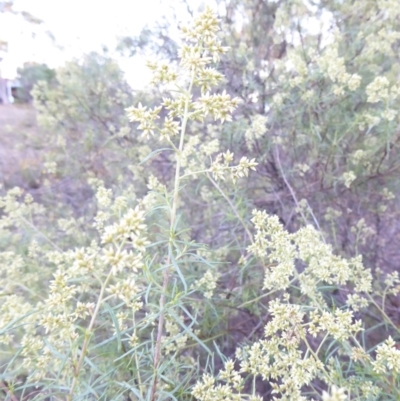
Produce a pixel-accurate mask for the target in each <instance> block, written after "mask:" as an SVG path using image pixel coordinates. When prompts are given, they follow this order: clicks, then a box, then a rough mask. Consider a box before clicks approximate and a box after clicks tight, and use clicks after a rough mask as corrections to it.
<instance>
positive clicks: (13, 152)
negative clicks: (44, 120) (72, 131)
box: [0, 105, 41, 188]
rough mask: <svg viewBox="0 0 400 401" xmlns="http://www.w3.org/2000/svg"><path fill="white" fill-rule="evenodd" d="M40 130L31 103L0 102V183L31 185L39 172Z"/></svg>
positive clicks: (7, 186) (8, 185) (31, 186)
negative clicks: (9, 103) (1, 103)
mask: <svg viewBox="0 0 400 401" xmlns="http://www.w3.org/2000/svg"><path fill="white" fill-rule="evenodd" d="M39 135H40V130H39V129H38V126H37V121H36V112H35V109H34V107H33V106H31V105H0V183H2V184H3V186H4V187H5V188H11V187H13V186H15V185H18V186H21V187H23V188H34V187H35V186H36V185H37V182H36V181H37V179H38V175H40V165H41V162H40V153H41V152H40V146H37V144H40V136H39Z"/></svg>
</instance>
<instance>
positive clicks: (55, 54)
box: [0, 0, 201, 87]
mask: <svg viewBox="0 0 400 401" xmlns="http://www.w3.org/2000/svg"><path fill="white" fill-rule="evenodd" d="M189 3H190V7H191V8H192V9H194V10H196V7H198V6H199V4H200V3H201V2H200V1H197V0H189ZM13 10H15V11H24V12H28V13H30V14H31V15H32V16H34V17H35V18H37V19H39V20H41V21H43V23H41V24H30V23H28V22H27V21H26V20H25V19H24V18H23V16H22V15H16V14H11V13H0V38H1V39H2V40H3V41H6V42H7V43H8V50H7V52H5V53H4V54H3V55H2V57H3V61H2V62H1V64H0V67H1V73H2V76H3V77H5V78H10V79H12V78H15V77H16V75H17V68H18V67H21V66H22V65H23V63H24V62H38V63H46V64H47V65H48V66H49V67H51V68H55V67H58V66H60V65H62V64H63V63H64V62H65V61H67V60H69V59H71V58H74V57H80V56H82V55H83V54H85V53H88V52H91V51H98V52H102V51H103V49H104V47H107V49H108V50H109V52H110V53H111V54H113V57H115V59H117V60H118V62H119V64H120V66H121V68H122V69H123V70H124V71H125V73H126V77H127V80H128V82H129V83H130V85H131V86H132V87H140V86H142V85H143V83H144V82H146V78H147V74H146V69H145V67H144V62H145V60H144V59H143V58H142V57H140V56H135V57H133V58H132V57H123V56H122V55H121V54H118V53H117V52H115V47H116V45H117V43H118V38H121V37H123V36H135V35H138V34H139V33H140V31H141V30H142V29H143V28H144V27H145V26H146V25H149V26H151V25H153V24H155V23H156V22H157V20H159V19H160V18H162V17H163V16H167V17H168V15H171V16H172V15H173V14H178V15H179V14H180V15H182V16H183V17H184V15H185V13H186V14H187V8H186V5H185V4H183V3H182V2H181V1H179V0H172V1H171V0H170V1H160V0H145V1H143V0H113V1H98V0H56V1H55V0H15V2H14V6H13ZM114 53H115V54H114Z"/></svg>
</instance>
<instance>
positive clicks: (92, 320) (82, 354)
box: [67, 269, 112, 401]
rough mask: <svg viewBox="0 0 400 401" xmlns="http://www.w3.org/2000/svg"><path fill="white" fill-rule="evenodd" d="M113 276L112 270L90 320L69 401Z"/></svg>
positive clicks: (75, 370)
mask: <svg viewBox="0 0 400 401" xmlns="http://www.w3.org/2000/svg"><path fill="white" fill-rule="evenodd" d="M111 275H112V269H111V270H110V272H109V273H108V276H107V278H106V280H105V281H104V283H103V285H102V286H101V290H100V294H99V298H98V299H97V304H96V307H95V309H94V312H93V315H92V319H91V320H90V323H89V327H88V328H87V330H86V333H85V340H84V342H83V345H82V351H81V355H80V357H79V360H78V363H77V365H76V367H75V369H74V378H73V379H72V384H71V388H70V390H69V394H68V396H67V401H72V396H73V395H74V391H75V387H76V385H77V383H78V378H79V373H80V371H81V368H82V364H83V361H84V359H85V356H86V352H87V348H88V346H89V342H90V338H91V337H92V336H91V332H92V330H93V326H94V323H95V321H96V318H97V315H98V313H99V311H100V306H101V304H102V302H103V297H104V293H105V291H106V288H107V284H108V282H109V280H110V278H111Z"/></svg>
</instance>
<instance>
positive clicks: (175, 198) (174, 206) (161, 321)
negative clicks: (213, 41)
mask: <svg viewBox="0 0 400 401" xmlns="http://www.w3.org/2000/svg"><path fill="white" fill-rule="evenodd" d="M193 82H194V72H193V73H192V77H191V80H190V84H189V89H188V91H187V92H186V101H185V110H184V114H183V121H182V126H181V135H180V140H179V148H178V153H177V160H176V168H175V181H174V189H173V191H174V192H173V200H172V208H171V220H170V242H171V241H172V240H173V238H174V227H175V220H176V212H177V208H178V201H179V180H180V172H181V160H180V155H181V153H182V151H183V144H184V139H185V133H186V126H187V122H188V119H189V102H190V94H191V93H192V88H193ZM168 248H169V252H168V260H167V264H166V268H165V270H164V276H163V286H162V290H161V296H160V316H159V320H158V327H157V339H156V346H155V349H154V361H153V368H154V380H153V385H152V388H151V395H150V400H151V401H154V400H155V397H156V392H157V383H158V372H157V370H158V367H159V365H160V359H161V340H162V333H163V328H164V308H165V298H166V292H167V288H168V283H169V268H170V265H171V260H172V255H171V252H172V250H171V247H168Z"/></svg>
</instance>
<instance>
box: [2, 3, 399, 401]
mask: <svg viewBox="0 0 400 401" xmlns="http://www.w3.org/2000/svg"><path fill="white" fill-rule="evenodd" d="M294 3H295V2H294ZM288 4H289V2H288ZM290 4H291V3H290ZM296 4H297V3H296ZM278 16H279V18H281V19H282V18H283V15H282V14H278ZM277 19H278V17H277ZM281 23H282V24H283V22H282V21H281ZM276 24H278V23H276ZM182 36H183V43H182V44H181V47H180V50H179V57H180V60H181V61H180V64H179V65H174V64H173V63H172V64H170V63H166V62H158V61H151V62H149V64H148V66H149V68H150V70H151V71H152V72H153V80H152V83H153V84H154V85H158V86H159V88H160V92H161V94H162V101H161V104H159V105H143V104H142V102H143V103H144V100H146V99H145V98H144V99H137V101H136V103H137V104H136V105H135V106H131V107H127V108H126V117H125V116H122V115H121V116H120V120H119V125H118V127H116V126H114V128H113V129H111V128H110V125H109V123H110V121H108V120H107V118H108V119H109V120H111V114H113V113H114V112H115V109H114V107H113V106H114V105H110V104H107V105H105V106H104V105H103V106H101V104H100V105H99V104H97V101H98V97H99V93H97V92H96V90H99V91H100V92H101V93H103V92H102V90H100V89H101V88H100V89H99V87H98V86H99V85H100V86H101V85H103V84H104V85H105V86H106V89H107V91H106V93H108V94H109V95H110V96H114V95H115V96H120V97H123V98H124V101H125V100H126V98H125V97H124V96H123V93H122V92H121V93H120V92H118V93H119V95H118V93H117V94H115V93H114V89H115V88H114V87H109V86H107V82H100V83H96V85H97V86H95V88H92V89H93V91H94V92H93V96H92V97H89V99H87V94H86V93H83V91H82V92H80V93H79V89H81V88H76V85H75V84H74V79H76V77H77V74H73V71H72V72H71V71H69V70H68V69H66V70H64V71H61V72H59V73H58V80H59V83H60V84H61V85H60V86H58V87H57V88H58V89H57V88H56V89H51V90H50V89H49V88H45V87H42V88H40V87H37V89H36V91H37V92H36V94H35V97H36V101H37V104H38V107H39V109H40V111H41V113H42V114H41V116H42V117H41V118H42V122H43V124H45V125H47V128H53V129H54V128H57V129H61V127H64V128H63V129H65V131H63V130H61V131H60V132H59V136H60V141H61V143H62V146H64V148H65V149H68V148H69V149H74V148H75V150H76V152H78V150H79V149H78V148H79V146H80V143H81V142H79V140H80V138H79V135H78V133H80V132H81V131H82V129H83V128H84V123H85V121H87V120H85V118H83V117H82V115H84V112H87V113H88V115H90V118H93V127H92V128H93V130H94V132H96V133H97V134H98V135H99V137H100V140H101V141H104V142H103V146H98V144H95V142H92V145H93V144H95V146H96V152H97V153H98V152H100V150H101V151H103V150H102V149H103V147H104V148H105V147H106V146H105V142H108V139H107V138H105V137H104V138H103V137H101V135H108V134H110V136H111V137H112V138H114V137H115V138H123V137H124V135H125V133H126V134H127V130H125V129H124V128H126V125H125V124H126V123H127V121H125V119H129V121H130V122H131V123H134V124H136V129H137V130H138V131H140V132H141V137H140V139H135V140H134V142H133V143H134V144H135V146H136V145H137V146H140V147H141V150H140V151H138V152H137V153H135V155H134V160H133V161H132V165H131V166H130V168H129V169H128V170H129V171H130V172H131V173H133V175H134V177H135V178H134V180H130V179H129V176H128V175H123V172H120V178H119V179H117V180H115V181H113V179H112V178H113V174H112V173H113V171H114V170H113V168H110V169H108V168H107V165H106V164H107V163H106V161H107V159H106V158H104V159H102V160H100V161H101V162H102V167H103V168H104V171H105V174H104V175H105V178H104V180H102V179H101V177H102V175H101V174H100V173H99V174H96V172H95V171H93V170H92V169H91V168H89V167H90V163H91V161H92V159H91V157H90V154H91V153H90V152H88V154H85V158H84V159H83V160H79V159H77V160H75V162H74V164H73V166H74V168H76V171H77V173H78V174H80V173H83V171H85V174H84V175H85V177H84V178H85V179H87V181H88V185H89V186H90V188H91V189H92V191H93V193H94V198H95V204H93V205H92V204H90V202H88V203H89V205H88V212H87V213H85V214H81V215H76V214H74V213H72V212H71V213H68V212H67V211H65V210H62V211H60V212H59V215H58V216H56V215H55V213H54V212H53V211H51V213H49V211H48V210H47V209H46V208H45V207H43V206H41V205H40V204H39V203H37V202H36V201H35V199H34V198H33V197H32V196H31V195H30V194H26V193H24V192H23V191H22V190H21V189H19V188H14V189H11V190H10V191H8V192H7V193H6V194H5V195H4V196H3V197H2V198H1V201H0V208H1V210H2V215H1V220H0V247H1V256H2V257H1V259H0V260H1V262H0V263H1V264H0V266H1V270H0V272H1V273H0V274H1V278H2V284H1V291H2V293H1V295H2V297H1V301H0V310H1V312H2V313H1V315H0V316H1V317H0V319H1V323H0V333H1V337H0V338H1V372H0V390H1V391H2V392H3V395H4V398H5V399H7V400H13V401H14V400H17V399H36V400H44V399H54V400H68V401H72V400H92V399H99V400H100V399H101V400H133V399H137V400H151V401H154V400H171V399H173V400H193V399H197V400H204V401H206V400H217V401H218V400H253V401H255V400H263V399H265V400H269V399H271V400H299V401H300V400H310V401H311V400H324V401H328V400H330V401H334V400H346V399H348V400H397V399H399V396H400V394H399V388H400V386H399V381H400V351H399V350H398V349H397V343H396V341H397V340H398V337H399V328H398V326H397V324H396V322H395V321H394V319H393V318H392V317H391V316H390V313H388V310H389V309H388V307H387V305H388V303H389V301H390V300H392V299H394V298H395V297H396V296H397V294H398V292H399V291H400V278H399V275H398V273H396V272H387V271H383V270H376V269H375V271H372V269H370V268H368V267H365V266H364V264H363V260H362V257H361V256H360V254H359V253H358V248H356V251H357V252H355V254H354V255H353V256H351V257H350V256H349V255H346V252H343V253H344V255H341V254H340V252H338V251H340V247H339V249H337V248H338V247H333V246H331V245H329V241H328V238H331V236H329V234H328V235H326V233H325V232H324V230H323V229H321V226H320V224H319V219H318V218H317V217H316V216H315V214H314V212H313V208H312V207H311V206H310V203H309V202H308V201H307V200H305V199H304V200H302V199H298V190H297V188H293V184H291V183H290V182H289V180H288V177H287V176H286V173H285V171H284V169H283V166H282V163H283V161H285V160H287V159H288V157H289V155H291V152H293V153H295V151H296V150H295V149H291V148H290V147H289V146H288V145H289V144H290V140H289V137H286V136H285V135H282V136H275V138H272V140H271V141H272V143H273V144H274V146H275V145H276V147H275V151H276V153H275V157H276V160H275V161H276V165H275V167H274V168H275V172H278V171H279V172H280V173H279V174H280V176H279V177H280V179H281V180H282V181H283V184H284V185H285V186H286V187H287V188H288V190H289V192H290V195H291V196H292V198H293V201H294V203H295V206H296V208H297V210H296V213H298V215H299V216H301V218H302V220H303V222H302V224H301V225H300V221H301V220H300V219H297V220H296V222H295V223H296V224H293V226H291V227H292V228H295V226H296V225H297V226H298V229H293V230H291V231H290V232H289V231H288V230H287V229H286V228H285V226H284V225H283V224H282V221H281V220H280V219H279V218H278V216H277V215H272V214H271V215H270V214H268V213H267V212H266V211H265V210H261V209H260V208H254V204H253V203H252V201H251V199H249V194H250V193H253V194H257V189H256V188H255V185H256V184H255V183H258V182H259V181H260V179H259V178H257V173H258V172H259V170H260V169H261V170H262V169H263V168H264V166H265V165H266V164H265V163H267V164H268V159H266V158H263V156H262V149H263V146H265V147H269V146H270V145H269V144H268V143H267V142H268V141H263V139H264V137H265V136H266V135H269V132H270V131H267V129H266V124H269V121H270V120H269V117H268V118H267V117H266V116H265V115H263V114H260V115H255V116H253V117H251V124H250V125H248V124H247V123H243V121H242V122H241V119H240V118H238V119H236V118H234V117H233V116H234V114H233V113H234V112H235V110H237V113H241V112H243V110H246V107H248V104H247V103H246V100H245V99H242V100H241V99H239V98H238V97H235V96H233V95H231V94H229V93H227V92H226V91H223V90H220V89H219V88H218V85H219V84H222V83H223V80H224V76H223V74H222V73H221V72H220V71H218V70H217V69H216V67H215V64H216V63H218V62H220V59H221V58H222V57H223V55H224V54H227V53H228V52H229V49H228V48H227V47H225V46H223V45H222V42H221V36H223V35H222V33H221V32H220V30H219V21H218V19H217V18H216V16H215V15H214V13H213V12H212V10H211V9H210V8H206V10H205V11H204V12H203V13H202V14H201V15H200V16H198V17H197V18H195V19H194V21H193V23H192V24H191V25H190V26H187V27H184V28H183V29H182ZM332 60H334V61H335V63H334V64H333V63H332ZM291 61H292V65H295V66H296V72H295V73H294V75H295V77H294V78H296V77H300V78H297V79H294V80H293V82H294V83H290V85H289V86H290V90H289V92H290V91H292V90H293V91H294V94H293V96H295V94H296V93H297V91H298V86H301V85H303V84H307V85H308V84H310V85H311V83H310V82H311V81H307V79H308V78H307V79H306V78H305V76H308V75H307V74H308V73H307V71H308V70H307V69H308V67H307V65H306V64H305V62H304V60H302V59H301V57H300V55H296V54H295V52H294V53H293V54H292V55H291ZM314 63H315V65H314V64H312V66H313V68H315V69H316V72H315V74H316V77H315V79H316V80H326V79H327V77H328V78H329V79H330V80H331V81H332V88H331V89H330V90H331V91H332V93H333V94H334V96H343V93H345V92H346V91H355V90H356V89H358V88H359V87H360V85H361V78H360V75H358V73H356V72H354V73H353V72H352V73H350V72H347V70H346V66H345V63H344V61H343V60H342V59H341V58H340V57H338V51H337V49H336V48H335V46H334V45H332V47H330V48H329V50H326V59H324V57H321V58H319V59H317V58H316V59H315V61H314ZM288 65H290V64H288ZM105 66H107V68H111V70H112V71H113V72H115V74H116V76H117V77H119V75H118V70H117V69H116V68H115V69H114V67H115V66H114V65H113V64H112V63H111V64H108V62H105ZM286 67H287V66H281V67H280V68H282V69H283V68H286ZM74 68H76V69H77V70H78V72H79V71H82V70H81V69H80V68H79V67H77V66H75V67H74ZM291 68H292V67H291ZM310 68H311V67H310ZM75 72H76V71H75ZM320 74H326V76H324V77H321V76H320ZM313 79H314V78H313ZM280 81H281V84H282V85H283V84H284V82H283V79H281V80H280ZM305 81H307V82H305ZM375 81H376V79H374V80H372V81H371V82H372V83H371V84H368V85H367V86H366V89H365V90H366V94H367V96H368V99H369V100H368V102H370V101H371V102H373V103H374V104H375V103H376V102H381V101H382V99H383V98H385V99H386V100H387V99H388V98H389V97H390V96H391V95H390V94H389V93H391V92H390V91H389V90H388V88H389V86H390V83H389V81H385V80H377V82H375ZM387 82H388V83H387ZM89 83H90V82H89ZM93 84H94V82H93ZM334 85H336V86H334ZM311 86H312V85H311ZM66 88H69V89H70V91H69V92H68V94H69V96H71V99H69V98H67V99H69V100H68V102H70V103H71V104H70V107H71V110H70V109H69V108H66V109H63V107H61V106H60V105H62V104H64V103H63V102H64V101H65V98H63V97H62V93H61V91H62V90H64V89H66ZM103 89H104V88H103ZM229 89H230V88H229ZM76 90H78V93H77V92H76ZM286 93H287V92H286ZM281 96H282V98H281V99H280V100H279V96H278V94H275V96H274V103H275V104H276V105H277V106H276V107H277V109H274V113H277V114H279V113H280V112H283V111H282V110H280V109H279V107H282V105H284V104H285V102H286V101H287V102H289V101H290V99H289V100H288V99H286V98H284V96H283V93H282V94H281ZM296 96H297V95H296ZM382 96H383V98H382ZM311 97H312V96H311ZM84 99H85V101H87V103H82V101H83V100H84ZM377 99H378V100H377ZM140 100H142V102H140ZM253 100H254V102H253ZM303 100H304V101H307V102H308V101H310V102H311V100H310V97H308V98H307V97H306V98H305V99H303ZM124 101H121V103H120V104H119V106H120V107H121V105H122V104H123V103H124ZM252 102H253V103H256V102H257V95H256V94H254V95H253V96H252ZM97 107H98V108H97ZM332 108H334V107H333V106H332ZM117 110H118V111H120V108H117ZM289 110H291V112H293V113H294V112H295V110H294V107H293V108H291V109H290V108H289ZM49 111H50V112H49ZM296 112H297V111H296ZM336 112H337V110H336ZM99 113H100V115H99ZM103 113H104V114H103ZM299 113H300V112H299ZM328 114H329V113H328ZM239 115H240V114H239ZM104 116H106V117H104ZM107 116H108V117H107ZM324 116H325V115H324ZM103 117H104V118H105V119H104V118H103ZM328 117H329V116H328ZM329 118H334V116H333V114H332V115H331V116H330V117H329ZM329 118H328V119H327V121H331V120H330V119H329ZM89 120H90V119H89ZM90 121H91V120H90ZM212 121H219V123H220V124H221V125H220V126H222V127H223V126H226V127H228V128H219V127H220V126H216V125H215V124H213V123H212ZM61 122H62V123H63V124H61ZM97 123H98V124H97ZM80 124H82V127H81V126H80ZM102 126H103V128H104V130H103V129H102V128H101V127H102ZM106 127H107V129H106ZM239 127H242V128H243V127H246V129H245V130H244V131H243V138H244V141H245V142H244V143H245V144H246V146H247V149H248V150H249V151H250V152H253V151H254V152H255V153H256V154H257V152H258V155H259V156H260V160H258V158H255V157H253V155H250V156H249V155H248V154H244V152H243V150H241V151H239V152H236V151H235V152H233V151H232V149H229V147H227V148H224V147H223V146H224V144H225V143H226V142H228V140H227V136H224V135H225V134H226V133H227V131H226V130H227V129H228V130H229V129H232V130H238V129H239ZM283 128H285V127H284V126H282V129H283ZM310 129H311V128H310ZM121 131H123V132H124V135H122V134H119V133H120V132H121ZM317 136H318V135H317ZM83 138H84V139H87V136H85V135H83ZM67 139H68V141H67ZM74 140H75V142H74ZM302 140H303V141H304V144H306V145H307V146H305V149H304V153H303V155H306V156H307V157H308V156H309V155H311V154H313V153H312V149H314V150H315V149H319V146H320V145H318V140H317V139H316V137H315V136H314V137H312V136H310V138H309V137H306V138H303V139H302ZM309 141H310V142H309ZM70 142H71V143H70ZM159 142H161V146H162V148H156V149H154V150H152V151H151V149H148V147H147V146H148V145H146V144H147V143H148V144H149V146H150V145H151V146H154V145H155V144H158V143H159ZM260 142H263V143H261V144H260ZM341 142H342V139H340V138H339V137H337V138H336V142H335V141H334V143H335V146H337V147H338V148H340V146H341V145H340V146H339V144H340V143H341ZM285 144H286V146H284V145H285ZM232 145H233V146H236V145H237V143H234V142H233V143H232ZM313 146H315V147H314V148H313ZM321 147H322V148H323V146H321ZM116 149H117V148H113V149H112V150H113V152H115V151H116ZM340 149H341V151H343V152H344V148H343V149H342V148H340ZM349 149H351V146H350V145H349ZM75 150H74V152H75ZM91 150H92V149H91ZM144 150H149V153H148V154H147V155H144V154H142V153H145V152H144ZM331 150H332V149H331ZM365 151H366V150H365ZM121 152H122V150H121ZM363 152H364V150H363V149H361V151H360V152H355V153H354V154H352V160H355V161H360V160H363V158H364V156H365V155H364V153H363ZM237 153H239V155H238V154H237ZM260 153H261V154H260ZM77 154H79V153H77ZM106 154H107V155H109V154H108V153H104V155H106ZM128 154H129V152H128ZM280 155H281V156H280ZM56 156H58V157H60V158H61V156H60V155H59V154H57V153H56ZM139 156H140V158H141V159H142V160H141V164H140V165H139V166H137V165H136V166H135V165H134V163H136V162H139V160H138V159H139ZM310 157H311V156H310ZM316 157H317V156H316ZM332 157H333V156H332ZM281 158H282V160H281ZM60 160H61V161H66V160H68V159H66V158H61V159H60ZM80 162H82V165H80ZM137 164H138V163H137ZM59 166H60V161H59V160H57V161H51V160H49V161H47V163H46V166H45V167H46V169H47V170H48V171H49V172H50V174H54V173H57V171H58V169H59ZM82 166H83V167H82ZM166 166H167V167H166ZM85 167H86V168H85ZM342 167H343V166H342V165H340V168H339V172H340V173H342V170H341V168H342ZM65 169H66V171H67V170H68V165H65ZM88 170H89V171H88ZM314 170H316V166H311V165H310V164H309V163H306V162H305V161H304V160H299V163H297V164H296V169H295V171H296V174H297V172H298V174H299V176H300V177H307V176H308V175H309V174H314V173H313V172H314ZM255 171H256V172H255ZM144 173H147V176H145V177H143V176H144ZM317 173H318V171H317ZM140 177H141V178H140ZM160 177H162V178H160ZM248 177H250V179H248ZM289 178H290V177H289ZM332 179H333V178H332ZM334 180H335V184H334V185H336V186H339V185H343V186H344V187H348V188H351V187H352V186H353V185H354V181H355V180H357V175H356V173H355V172H353V174H351V171H347V170H346V171H344V172H343V174H340V177H339V178H338V177H336V178H334ZM105 181H109V182H110V185H107V184H106V182H105ZM138 184H139V185H138ZM144 185H146V190H145V188H144ZM332 185H333V184H332ZM241 188H244V190H243V189H241ZM246 191H248V193H246ZM382 196H383V197H385V199H387V200H391V199H390V198H392V197H393V194H392V192H391V191H390V190H389V189H387V188H386V189H385V190H383V191H382ZM310 202H313V200H312V199H310ZM322 204H324V203H323V202H322ZM251 209H254V211H253V213H252V215H250V214H249V210H251ZM326 214H327V216H328V217H327V218H326V220H327V221H328V222H331V223H332V227H333V230H332V231H334V229H335V227H336V226H335V219H337V218H338V217H340V214H339V211H338V210H337V209H334V208H331V209H329V210H326ZM251 216H252V217H251ZM310 223H313V224H310ZM351 228H352V231H351V232H352V233H353V234H354V236H356V237H357V241H356V242H357V244H361V245H364V244H366V243H367V240H368V239H369V238H370V237H371V236H374V235H375V232H373V230H372V229H371V228H370V227H369V226H368V225H367V223H366V221H365V220H362V219H360V220H359V221H357V223H356V224H354V225H353V226H352V227H351ZM326 237H328V238H326Z"/></svg>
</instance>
